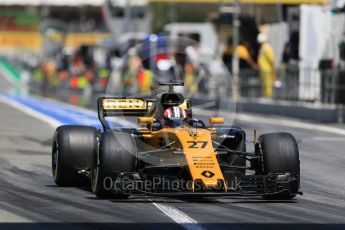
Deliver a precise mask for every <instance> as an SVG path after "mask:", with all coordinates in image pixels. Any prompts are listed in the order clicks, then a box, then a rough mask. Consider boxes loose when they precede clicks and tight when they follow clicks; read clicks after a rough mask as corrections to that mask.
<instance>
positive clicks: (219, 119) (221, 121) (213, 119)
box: [209, 117, 224, 125]
mask: <svg viewBox="0 0 345 230" xmlns="http://www.w3.org/2000/svg"><path fill="white" fill-rule="evenodd" d="M209 123H210V124H211V125H216V124H218V125H221V124H224V117H211V118H210V121H209Z"/></svg>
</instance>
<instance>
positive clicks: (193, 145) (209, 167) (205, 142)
mask: <svg viewBox="0 0 345 230" xmlns="http://www.w3.org/2000/svg"><path fill="white" fill-rule="evenodd" d="M164 136H168V137H169V139H170V140H169V141H168V142H175V141H176V140H178V141H179V142H180V144H181V146H180V148H181V150H182V151H183V153H184V156H185V158H186V162H187V167H188V169H189V171H190V175H191V178H192V180H193V185H194V184H195V182H197V181H198V182H201V183H202V185H203V186H205V187H206V188H207V189H220V190H223V191H226V190H227V188H226V184H225V180H224V176H223V173H222V171H221V169H220V166H219V164H218V160H217V156H216V152H215V151H214V148H213V145H212V139H211V131H209V130H205V129H195V128H187V127H185V128H166V129H162V130H159V131H158V132H153V133H152V136H150V137H149V139H150V142H151V141H154V142H158V139H159V138H162V137H164ZM162 139H164V138H162ZM151 143H152V142H151ZM193 188H194V186H193ZM193 190H194V189H193Z"/></svg>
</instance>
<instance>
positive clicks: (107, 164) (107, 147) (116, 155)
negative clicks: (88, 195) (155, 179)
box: [91, 131, 137, 199]
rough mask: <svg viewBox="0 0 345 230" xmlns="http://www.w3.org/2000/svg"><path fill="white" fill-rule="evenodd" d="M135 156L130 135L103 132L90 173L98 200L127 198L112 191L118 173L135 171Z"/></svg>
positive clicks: (134, 145)
mask: <svg viewBox="0 0 345 230" xmlns="http://www.w3.org/2000/svg"><path fill="white" fill-rule="evenodd" d="M136 156H137V149H136V144H135V141H134V139H133V137H132V136H131V135H130V134H127V133H122V132H112V131H105V132H104V133H103V134H102V136H101V140H100V143H99V151H98V154H97V159H96V164H95V167H94V169H93V170H92V173H91V183H92V191H93V193H95V195H96V196H97V197H98V198H113V199H117V198H128V196H129V195H128V194H125V193H123V192H122V191H115V190H114V183H115V181H116V179H117V178H118V175H119V173H120V172H134V171H135V170H136Z"/></svg>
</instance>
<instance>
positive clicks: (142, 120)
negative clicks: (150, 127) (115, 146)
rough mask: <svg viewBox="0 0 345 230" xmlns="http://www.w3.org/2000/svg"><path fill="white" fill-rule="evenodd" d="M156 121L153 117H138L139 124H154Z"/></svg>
mask: <svg viewBox="0 0 345 230" xmlns="http://www.w3.org/2000/svg"><path fill="white" fill-rule="evenodd" d="M153 121H154V119H153V117H138V123H139V124H143V123H145V124H152V123H153Z"/></svg>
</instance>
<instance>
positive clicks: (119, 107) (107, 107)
mask: <svg viewBox="0 0 345 230" xmlns="http://www.w3.org/2000/svg"><path fill="white" fill-rule="evenodd" d="M97 104H98V118H99V120H100V122H101V123H102V126H103V128H104V130H105V129H110V126H109V124H108V123H107V121H106V120H105V117H116V116H133V117H140V116H145V115H146V114H147V113H148V112H149V111H151V109H152V106H153V101H152V100H145V99H143V98H123V97H99V98H98V102H97Z"/></svg>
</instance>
